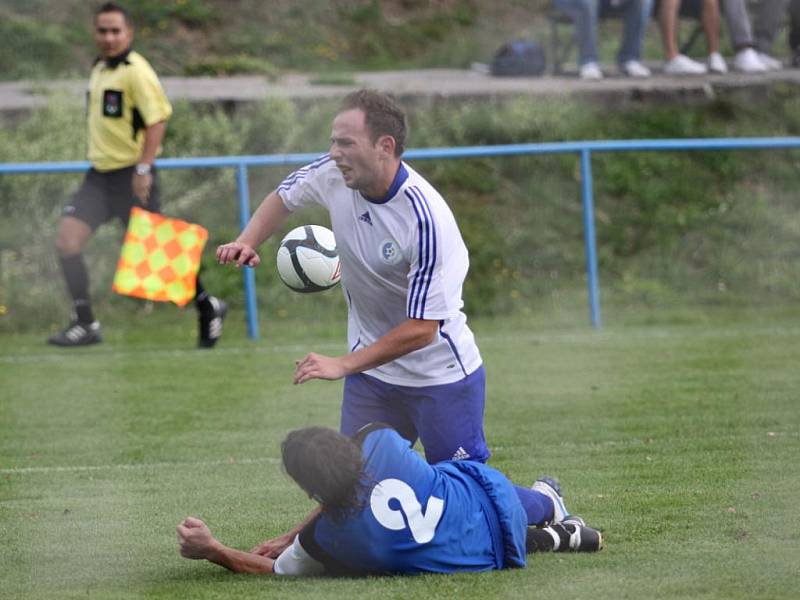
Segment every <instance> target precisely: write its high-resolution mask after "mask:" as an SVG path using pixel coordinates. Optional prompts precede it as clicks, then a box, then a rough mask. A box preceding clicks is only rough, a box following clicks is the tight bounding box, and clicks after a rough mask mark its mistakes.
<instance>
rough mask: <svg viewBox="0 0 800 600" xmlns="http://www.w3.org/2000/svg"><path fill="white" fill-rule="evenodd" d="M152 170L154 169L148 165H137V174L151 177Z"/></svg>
mask: <svg viewBox="0 0 800 600" xmlns="http://www.w3.org/2000/svg"><path fill="white" fill-rule="evenodd" d="M152 168H153V167H152V166H151V165H149V164H147V163H139V164H138V165H136V174H137V175H149V174H150V171H151V170H152Z"/></svg>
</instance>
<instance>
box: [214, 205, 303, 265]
mask: <svg viewBox="0 0 800 600" xmlns="http://www.w3.org/2000/svg"><path fill="white" fill-rule="evenodd" d="M290 214H292V213H291V212H290V211H289V209H288V208H286V206H285V205H284V203H283V200H281V197H280V196H279V195H278V192H277V191H274V192H271V193H270V194H269V195H268V196H267V197H266V198H264V201H263V202H262V203H261V205H260V206H259V207H258V208H257V209H256V212H255V213H254V214H253V216H252V218H251V219H250V222H249V223H248V224H247V226H246V227H245V228H244V230H242V233H240V234H239V237H237V238H236V240H235V241H233V242H230V243H228V244H223V245H222V246H220V247H219V248H217V262H219V264H221V265H225V264H228V263H230V262H235V263H236V266H237V267H241V266H246V267H257V266H258V264H259V263H260V262H261V258H260V257H259V256H258V253H257V252H256V250H255V249H256V248H257V247H258V246H259V245H261V244H262V243H263V242H264V241H265V240H266V239H267V238H268V237H269V236H271V235H272V234H273V233H275V232H276V231H277V230H278V229H280V228H281V227H282V226H283V224H284V223H285V222H286V219H287V218H288V217H289V215H290Z"/></svg>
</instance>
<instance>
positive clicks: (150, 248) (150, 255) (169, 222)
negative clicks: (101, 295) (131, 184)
mask: <svg viewBox="0 0 800 600" xmlns="http://www.w3.org/2000/svg"><path fill="white" fill-rule="evenodd" d="M207 239H208V231H207V230H206V229H204V228H203V227H200V225H194V224H193V223H187V222H186V221H181V220H179V219H170V218H168V217H165V216H163V215H158V214H155V213H151V212H148V211H146V210H142V209H141V208H137V207H134V208H132V209H131V218H130V222H129V223H128V231H127V233H126V234H125V241H124V242H123V244H122V252H121V253H120V257H119V262H118V263H117V272H116V274H115V275H114V285H113V286H112V289H113V290H114V291H115V292H117V293H118V294H122V295H124V296H134V297H136V298H145V299H147V300H158V301H160V302H168V301H169V302H174V303H175V304H177V305H178V306H184V305H185V304H186V303H187V302H189V301H190V300H191V299H192V298H194V296H195V290H196V287H195V283H196V280H197V272H198V271H199V270H200V256H201V254H202V253H203V247H204V246H205V245H206V240H207Z"/></svg>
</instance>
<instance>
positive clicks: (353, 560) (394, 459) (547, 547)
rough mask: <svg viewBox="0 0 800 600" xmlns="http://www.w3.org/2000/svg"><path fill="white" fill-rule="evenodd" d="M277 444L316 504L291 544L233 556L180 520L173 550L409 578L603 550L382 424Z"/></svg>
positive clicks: (228, 563)
mask: <svg viewBox="0 0 800 600" xmlns="http://www.w3.org/2000/svg"><path fill="white" fill-rule="evenodd" d="M281 450H282V456H283V465H284V468H285V469H286V472H287V473H288V474H289V475H290V476H291V477H292V478H293V479H294V480H295V482H296V483H297V484H298V485H299V486H300V487H301V488H302V489H303V490H304V491H305V492H306V493H307V494H308V495H309V496H310V497H311V498H313V499H315V500H316V501H317V502H319V503H320V509H319V511H318V512H317V514H316V516H315V518H314V519H313V520H311V521H310V522H308V523H306V524H305V525H304V526H303V528H302V529H301V530H300V531H299V534H298V535H296V536H295V537H294V539H293V540H292V543H291V545H289V546H288V547H287V548H286V549H285V550H284V551H283V552H281V553H280V555H278V556H277V558H271V557H267V556H264V555H262V554H258V553H255V552H242V551H239V550H235V549H232V548H228V547H226V546H224V545H222V544H221V543H220V542H218V541H217V540H216V539H215V538H214V537H213V536H212V534H211V532H210V530H209V529H208V527H207V526H206V524H205V523H203V521H201V520H200V519H197V518H193V517H187V518H186V519H184V521H183V522H182V523H181V524H179V525H178V527H177V533H178V542H179V544H180V553H181V555H182V556H184V557H186V558H191V559H206V560H209V561H211V562H214V563H216V564H219V565H221V566H223V567H225V568H227V569H229V570H231V571H233V572H236V573H275V574H277V575H323V574H325V575H366V574H378V573H409V574H413V573H423V572H433V573H452V572H457V571H489V570H493V569H503V568H513V567H524V566H525V565H526V555H527V554H528V553H532V552H541V551H570V550H571V551H579V552H591V551H596V550H599V549H600V548H601V547H602V537H601V535H600V533H599V532H598V531H596V530H594V529H592V528H590V527H587V526H586V525H585V524H584V522H583V520H582V519H580V517H574V516H568V515H566V514H561V515H558V514H556V511H555V507H554V506H551V507H550V514H551V515H552V516H551V517H550V518H549V519H546V520H543V521H541V522H539V523H536V525H539V526H541V527H528V523H529V521H530V520H531V515H528V514H526V510H525V509H524V508H523V505H522V503H521V502H520V499H519V497H518V494H517V491H516V490H517V488H515V486H514V485H513V484H512V483H511V482H510V481H509V480H508V479H506V478H505V476H504V475H503V474H501V473H500V472H499V471H496V470H495V469H492V468H491V467H488V466H486V465H484V464H482V463H479V462H475V461H445V462H442V463H439V464H436V465H430V464H428V463H427V462H425V461H424V460H423V459H422V458H421V457H420V456H419V454H417V453H416V452H414V451H413V450H412V449H411V448H410V446H409V443H408V441H407V440H405V439H403V438H402V437H401V436H400V435H399V434H398V433H397V432H395V431H394V430H393V429H391V428H388V427H387V426H385V425H381V424H373V425H368V426H367V427H365V428H364V429H362V430H361V431H360V432H358V434H357V435H356V436H355V437H354V438H348V437H346V436H344V435H342V434H340V433H337V432H335V431H333V430H331V429H326V428H322V427H309V428H306V429H301V430H298V431H294V432H292V433H290V434H289V435H288V437H287V438H286V440H285V441H284V442H283V445H282V448H281ZM559 500H560V497H559ZM562 507H563V502H562Z"/></svg>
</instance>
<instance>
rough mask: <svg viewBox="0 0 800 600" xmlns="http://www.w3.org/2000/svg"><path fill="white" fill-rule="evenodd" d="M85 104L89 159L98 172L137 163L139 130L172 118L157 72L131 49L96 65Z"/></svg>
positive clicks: (139, 146)
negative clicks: (87, 122)
mask: <svg viewBox="0 0 800 600" xmlns="http://www.w3.org/2000/svg"><path fill="white" fill-rule="evenodd" d="M88 102H89V108H88V115H89V161H90V162H91V163H92V166H94V168H95V169H97V170H98V171H111V170H114V169H122V168H124V167H130V166H131V165H135V164H136V163H137V162H138V161H139V157H140V156H141V154H142V146H143V145H144V133H143V131H142V130H143V129H144V128H145V127H149V126H150V125H153V124H154V123H158V122H160V121H166V120H167V119H169V117H170V116H171V115H172V106H171V105H170V103H169V100H168V99H167V96H166V94H164V90H163V89H162V87H161V83H160V82H159V81H158V76H157V75H156V73H155V71H153V68H152V67H151V66H150V63H148V62H147V61H146V60H145V59H144V57H142V56H141V55H140V54H138V53H137V52H133V51H129V52H127V53H125V54H122V55H120V56H116V57H114V58H113V59H111V60H108V61H105V60H100V61H98V62H97V64H96V65H95V66H94V68H93V69H92V75H91V78H90V79H89V95H88ZM159 152H160V149H159Z"/></svg>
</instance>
